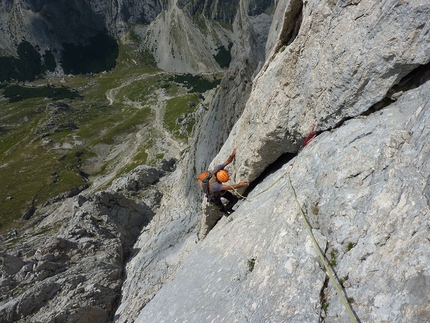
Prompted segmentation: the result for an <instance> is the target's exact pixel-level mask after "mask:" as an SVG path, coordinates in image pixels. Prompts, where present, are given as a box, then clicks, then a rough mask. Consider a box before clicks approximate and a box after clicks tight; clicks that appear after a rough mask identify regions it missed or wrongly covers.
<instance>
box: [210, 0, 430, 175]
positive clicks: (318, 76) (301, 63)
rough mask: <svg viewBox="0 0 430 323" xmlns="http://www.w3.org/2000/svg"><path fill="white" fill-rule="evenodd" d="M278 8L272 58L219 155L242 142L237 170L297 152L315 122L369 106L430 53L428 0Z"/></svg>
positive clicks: (332, 122)
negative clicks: (296, 22)
mask: <svg viewBox="0 0 430 323" xmlns="http://www.w3.org/2000/svg"><path fill="white" fill-rule="evenodd" d="M278 10H282V11H281V13H279V12H277V13H276V14H275V16H276V17H282V19H283V20H281V21H274V22H273V24H272V29H271V31H270V36H271V37H272V38H270V40H269V41H268V46H271V47H269V48H268V49H267V50H269V49H270V54H269V56H268V59H267V60H266V62H265V65H264V66H263V67H262V69H261V71H260V72H259V74H258V75H257V76H256V78H255V80H254V84H253V89H252V92H251V95H250V98H249V100H248V101H247V103H246V106H245V108H244V111H243V113H242V115H241V118H240V120H238V122H236V124H235V126H234V128H233V130H232V132H231V133H230V135H229V138H228V140H226V142H225V145H224V147H223V148H222V149H221V151H220V152H219V155H218V156H219V157H217V158H216V161H215V163H217V162H219V161H220V160H221V159H222V158H224V156H226V155H228V154H229V153H230V151H231V150H232V147H235V146H238V151H240V154H238V159H237V168H238V169H237V173H236V174H237V175H238V177H243V176H247V177H249V178H250V180H253V179H255V178H257V177H258V175H259V174H260V173H261V172H262V171H263V170H264V169H265V168H266V167H267V166H268V165H270V164H271V163H272V162H274V161H275V160H276V159H277V158H278V157H279V156H281V155H282V154H283V153H286V152H296V151H297V150H298V148H299V146H300V144H301V143H302V141H303V139H304V138H305V136H306V134H307V133H308V131H309V129H310V128H311V127H312V125H313V124H316V131H324V130H328V129H333V128H335V127H337V126H339V125H341V124H342V122H344V120H347V119H348V118H352V117H356V116H359V115H362V114H365V113H367V111H369V110H370V109H372V107H374V106H375V105H376V104H378V103H380V102H381V101H383V100H384V99H385V98H387V96H388V97H391V91H392V88H393V87H394V86H395V85H396V84H397V83H398V82H400V81H401V79H402V78H403V77H405V76H406V75H407V74H408V73H410V72H412V71H413V70H414V69H416V68H417V67H418V66H421V65H426V64H428V62H429V61H430V46H429V45H428V44H429V43H430V39H429V37H430V32H429V24H428V17H429V14H430V6H429V3H428V1H413V2H404V1H389V2H385V3H383V4H381V3H380V2H379V1H354V2H338V3H335V2H332V1H303V2H302V1H300V0H294V1H285V2H284V1H283V2H282V4H281V3H280V4H278ZM292 21H298V23H299V25H298V26H295V25H294V23H293V22H292ZM275 25H276V26H277V27H274V26H275ZM273 37H274V39H275V40H276V41H274V40H273ZM274 80H276V81H274ZM256 129H258V131H256ZM237 179H238V178H237Z"/></svg>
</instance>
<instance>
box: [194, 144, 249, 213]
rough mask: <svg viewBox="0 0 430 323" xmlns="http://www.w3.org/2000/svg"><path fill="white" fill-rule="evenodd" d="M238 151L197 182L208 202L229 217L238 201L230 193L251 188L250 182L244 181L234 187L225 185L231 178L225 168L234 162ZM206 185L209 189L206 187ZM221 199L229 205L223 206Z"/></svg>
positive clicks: (200, 177)
mask: <svg viewBox="0 0 430 323" xmlns="http://www.w3.org/2000/svg"><path fill="white" fill-rule="evenodd" d="M236 149H237V148H234V149H233V153H232V154H231V155H230V156H229V157H228V159H227V160H226V161H225V162H224V163H223V164H221V165H218V166H216V167H215V168H214V169H213V170H212V171H211V172H204V173H202V174H200V175H199V178H198V180H197V182H198V184H199V187H200V189H201V190H202V191H203V192H205V193H206V197H207V199H208V201H209V202H211V203H212V204H214V205H215V206H216V207H217V208H218V209H219V210H220V211H221V212H223V213H225V214H227V215H229V214H231V213H232V212H233V210H232V208H233V206H234V205H235V204H236V203H237V201H238V198H237V197H236V196H235V195H233V194H232V193H231V192H229V191H230V190H236V189H237V188H240V187H246V186H249V182H248V181H242V182H240V183H238V184H233V185H228V184H224V183H225V182H227V181H228V180H229V178H230V176H229V174H228V172H227V171H226V170H224V168H225V167H226V166H227V165H228V164H230V163H231V162H232V161H233V159H234V157H235V155H236ZM204 177H208V178H207V180H205V179H204ZM206 185H207V188H206V187H205V186H206ZM221 197H222V198H225V199H227V200H228V203H227V205H224V204H223V202H222V201H221Z"/></svg>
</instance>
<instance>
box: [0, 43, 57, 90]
mask: <svg viewBox="0 0 430 323" xmlns="http://www.w3.org/2000/svg"><path fill="white" fill-rule="evenodd" d="M17 54H18V58H15V57H7V56H6V57H5V56H3V57H0V66H1V68H0V82H3V81H12V80H17V81H34V80H35V79H36V78H39V77H41V76H42V75H43V73H45V72H46V71H54V70H55V68H56V67H57V64H56V63H55V58H54V55H53V54H52V52H51V51H46V52H45V53H44V54H43V56H41V55H40V53H39V52H38V50H37V48H35V47H33V46H32V45H31V44H30V43H29V42H27V41H23V42H21V43H20V44H19V45H18V48H17Z"/></svg>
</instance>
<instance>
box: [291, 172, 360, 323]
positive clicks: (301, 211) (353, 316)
mask: <svg viewBox="0 0 430 323" xmlns="http://www.w3.org/2000/svg"><path fill="white" fill-rule="evenodd" d="M288 181H289V183H290V188H291V190H292V191H293V195H294V199H295V200H296V204H297V207H298V208H299V210H300V214H301V215H302V218H303V221H304V222H305V225H306V228H307V229H308V232H309V235H310V237H311V239H312V242H313V243H314V246H315V248H316V249H317V251H318V254H319V256H320V259H321V261H322V262H323V264H324V267H325V269H326V271H327V274H328V276H329V277H330V279H331V282H332V283H333V285H334V287H335V288H336V291H337V293H338V294H339V297H340V298H341V300H342V303H343V305H344V306H345V308H346V310H347V312H348V314H349V316H350V317H351V321H352V322H357V323H358V321H357V318H356V317H355V315H354V313H353V312H352V309H351V305H350V304H349V302H348V300H347V299H346V297H345V295H344V294H343V292H342V288H341V287H340V284H339V282H338V281H337V279H336V278H335V275H334V273H333V269H332V268H331V266H330V265H329V264H328V262H327V259H326V258H325V257H324V254H323V252H322V250H321V248H320V246H319V245H318V242H317V240H316V239H315V236H314V234H313V233H312V228H311V226H310V224H309V222H308V220H307V219H306V216H305V213H304V211H303V209H302V207H301V206H300V203H299V200H298V198H297V194H296V191H295V190H294V187H293V184H292V183H291V178H290V173H289V172H288Z"/></svg>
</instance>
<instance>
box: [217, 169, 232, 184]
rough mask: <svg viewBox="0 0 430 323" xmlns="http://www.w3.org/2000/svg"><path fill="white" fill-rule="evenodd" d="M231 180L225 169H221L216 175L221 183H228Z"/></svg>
mask: <svg viewBox="0 0 430 323" xmlns="http://www.w3.org/2000/svg"><path fill="white" fill-rule="evenodd" d="M229 178H230V176H228V173H227V171H226V170H224V169H221V170H219V171H218V172H217V173H216V179H217V180H219V181H220V182H221V183H224V182H227V181H228V179H229Z"/></svg>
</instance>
